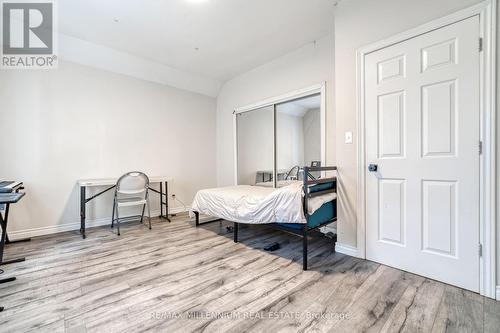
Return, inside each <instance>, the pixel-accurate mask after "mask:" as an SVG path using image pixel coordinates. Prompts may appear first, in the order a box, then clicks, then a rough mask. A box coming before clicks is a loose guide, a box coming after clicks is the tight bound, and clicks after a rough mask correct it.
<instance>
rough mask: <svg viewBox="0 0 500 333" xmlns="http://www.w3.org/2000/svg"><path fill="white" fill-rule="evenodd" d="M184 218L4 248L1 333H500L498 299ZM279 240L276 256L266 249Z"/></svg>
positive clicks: (325, 250)
mask: <svg viewBox="0 0 500 333" xmlns="http://www.w3.org/2000/svg"><path fill="white" fill-rule="evenodd" d="M225 225H227V223H225V224H221V223H213V224H209V225H205V226H202V227H200V228H195V227H194V226H193V223H192V222H190V221H189V219H188V218H187V216H185V215H184V216H178V217H177V218H174V219H173V221H172V223H167V222H164V221H159V220H155V222H154V224H153V230H151V231H150V230H148V229H147V228H146V227H145V226H142V225H139V224H138V223H129V224H128V225H126V226H123V227H122V235H121V236H120V237H118V236H116V235H115V234H114V233H113V232H112V231H111V229H110V228H109V227H101V228H93V229H90V230H88V232H87V235H88V237H87V239H85V240H83V239H81V237H80V236H79V234H78V233H77V232H67V233H61V234H58V235H52V236H44V237H38V238H35V239H33V240H32V241H31V242H30V243H19V244H12V245H9V246H7V250H6V258H7V259H8V258H12V257H14V256H26V257H27V260H26V261H25V262H22V263H17V264H12V265H8V266H3V268H4V269H5V270H6V273H5V274H3V275H2V276H0V277H2V278H3V277H8V276H12V275H15V276H17V280H16V281H14V282H10V283H7V284H1V285H0V305H3V306H5V308H6V309H5V311H4V312H2V313H0V331H1V332H24V331H30V330H37V331H46V332H106V333H111V332H138V331H148V330H150V331H158V332H177V331H178V332H247V331H248V332H273V333H274V332H483V331H484V332H499V331H500V302H495V301H493V300H489V299H486V298H484V297H481V296H479V295H477V294H474V293H471V292H468V291H464V290H461V289H459V288H455V287H452V286H449V285H446V284H443V283H439V282H436V281H432V280H429V279H426V278H423V277H420V276H417V275H413V274H410V273H405V272H402V271H399V270H397V269H393V268H390V267H387V266H383V265H380V264H377V263H374V262H370V261H366V260H360V259H356V258H352V257H349V256H346V255H342V254H339V253H334V252H333V247H332V243H331V241H329V240H328V239H326V238H318V239H314V240H311V242H310V247H309V248H310V270H309V271H306V272H303V271H302V264H301V260H302V259H301V240H300V238H298V237H296V236H292V235H287V234H284V233H282V232H278V231H273V230H270V229H267V228H266V227H262V226H258V227H245V228H241V233H240V239H241V243H238V244H235V243H233V241H232V234H231V233H228V232H227V230H226V228H225ZM272 242H280V243H281V245H282V248H281V249H280V250H278V251H276V252H273V253H267V252H265V251H263V250H262V248H263V247H264V246H266V245H268V244H270V243H272Z"/></svg>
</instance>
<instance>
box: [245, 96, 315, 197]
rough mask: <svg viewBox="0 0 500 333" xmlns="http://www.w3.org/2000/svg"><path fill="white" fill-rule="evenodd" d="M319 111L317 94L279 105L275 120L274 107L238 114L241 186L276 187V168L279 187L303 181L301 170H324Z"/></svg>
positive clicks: (312, 176) (312, 173)
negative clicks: (315, 167) (322, 166)
mask: <svg viewBox="0 0 500 333" xmlns="http://www.w3.org/2000/svg"><path fill="white" fill-rule="evenodd" d="M320 108H321V97H320V94H316V95H311V96H307V97H304V98H300V99H295V100H292V101H289V102H285V103H280V104H276V115H275V117H274V112H275V107H274V106H273V105H271V106H268V107H264V108H260V109H255V110H251V111H246V112H242V113H238V114H237V115H236V126H237V149H238V151H237V162H238V179H237V180H238V185H256V186H263V187H274V186H275V182H274V178H275V175H274V168H276V186H277V187H281V186H286V185H288V184H290V183H291V182H294V181H302V180H303V179H302V177H303V176H302V173H301V172H300V170H301V168H302V167H304V166H321V112H320ZM275 123H276V124H275ZM275 144H276V161H275V160H274V154H275V153H274V149H275V147H274V145H275ZM275 163H276V166H275V165H274V164H275ZM319 176H320V175H319V173H314V172H311V174H310V178H319Z"/></svg>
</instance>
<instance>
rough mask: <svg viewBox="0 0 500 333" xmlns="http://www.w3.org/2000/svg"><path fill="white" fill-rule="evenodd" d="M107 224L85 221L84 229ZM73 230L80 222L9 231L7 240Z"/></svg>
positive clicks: (180, 209)
mask: <svg viewBox="0 0 500 333" xmlns="http://www.w3.org/2000/svg"><path fill="white" fill-rule="evenodd" d="M187 211H188V209H187V208H186V209H185V208H184V207H175V208H169V212H170V214H179V213H183V212H187ZM158 216H160V211H159V210H156V211H152V212H151V217H158ZM109 224H111V218H109V217H105V218H99V219H94V220H87V221H86V222H85V227H86V228H92V227H99V226H103V225H109ZM73 230H80V222H73V223H65V224H60V225H52V226H47V227H39V228H32V229H24V230H16V231H9V238H11V239H12V240H15V239H19V238H29V237H36V236H44V235H51V234H57V233H60V232H66V231H73Z"/></svg>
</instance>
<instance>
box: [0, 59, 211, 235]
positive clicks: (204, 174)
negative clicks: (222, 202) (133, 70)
mask: <svg viewBox="0 0 500 333" xmlns="http://www.w3.org/2000/svg"><path fill="white" fill-rule="evenodd" d="M0 100H1V108H0V119H1V120H0V133H2V140H0V158H1V161H0V178H1V179H13V180H21V181H24V183H25V185H26V193H27V195H26V197H25V199H23V200H22V201H21V202H20V203H19V204H17V205H16V206H14V207H13V209H12V215H11V220H10V222H11V223H9V230H10V231H21V230H29V229H36V230H34V234H40V233H45V232H50V231H54V230H55V229H54V227H57V228H56V229H57V230H67V229H71V228H74V227H77V223H78V222H79V192H78V189H77V187H76V181H77V179H79V178H94V177H112V176H119V175H121V174H122V173H124V172H126V171H130V170H143V171H145V172H146V173H148V174H150V175H167V176H171V177H172V178H174V182H173V183H172V184H171V188H170V193H175V194H176V196H177V197H178V198H179V199H180V200H182V201H184V202H185V203H186V204H187V205H190V204H191V200H192V198H193V196H194V194H195V192H196V191H197V190H198V189H201V188H205V187H211V186H214V185H215V184H216V179H215V177H216V173H215V109H216V102H215V99H214V98H211V97H207V96H203V95H199V94H196V93H191V92H187V91H184V90H179V89H176V88H171V87H168V86H165V85H161V84H156V83H151V82H146V81H142V80H138V79H134V78H130V77H128V76H124V75H120V74H113V73H110V72H105V71H101V70H96V69H92V68H90V67H85V66H81V65H76V64H72V63H68V62H61V63H60V64H59V69H57V70H50V71H41V70H39V71H20V70H19V71H2V72H1V73H0ZM111 196H112V194H111V193H109V194H107V195H106V197H104V198H99V200H97V201H95V202H94V203H91V204H90V205H89V207H90V209H89V211H88V219H89V220H96V219H98V220H99V219H109V218H110V215H111V201H110V199H111ZM152 198H153V200H154V206H153V207H152V209H153V210H158V209H159V204H158V202H157V200H158V199H157V198H158V197H157V196H156V195H152ZM172 206H174V205H173V204H172ZM90 224H91V223H90ZM13 235H15V232H14V233H13Z"/></svg>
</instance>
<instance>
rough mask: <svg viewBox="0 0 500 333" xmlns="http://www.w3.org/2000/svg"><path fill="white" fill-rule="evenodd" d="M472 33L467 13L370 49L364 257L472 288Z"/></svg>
mask: <svg viewBox="0 0 500 333" xmlns="http://www.w3.org/2000/svg"><path fill="white" fill-rule="evenodd" d="M478 41H479V18H478V17H477V16H475V17H471V18H468V19H466V20H463V21H460V22H458V23H455V24H452V25H449V26H446V27H443V28H441V29H438V30H434V31H432V32H429V33H426V34H423V35H420V36H418V37H415V38H412V39H409V40H406V41H404V42H401V43H399V44H395V45H393V46H390V47H387V48H384V49H381V50H378V51H376V52H373V53H370V54H368V55H367V56H366V58H365V73H364V75H365V112H366V114H365V120H366V128H365V131H366V132H365V133H366V142H365V145H366V146H365V148H366V162H367V165H366V166H365V167H366V255H367V259H370V260H373V261H377V262H380V263H383V264H386V265H389V266H393V267H396V268H400V269H402V270H405V271H409V272H413V273H416V274H420V275H423V276H426V277H429V278H433V279H436V280H439V281H443V282H446V283H450V284H453V285H456V286H459V287H463V288H466V289H469V290H473V291H478V290H479V252H478V247H479V149H478V145H479V49H478ZM369 164H373V165H376V166H377V170H376V171H375V170H373V167H372V168H371V169H372V171H370V170H369Z"/></svg>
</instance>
